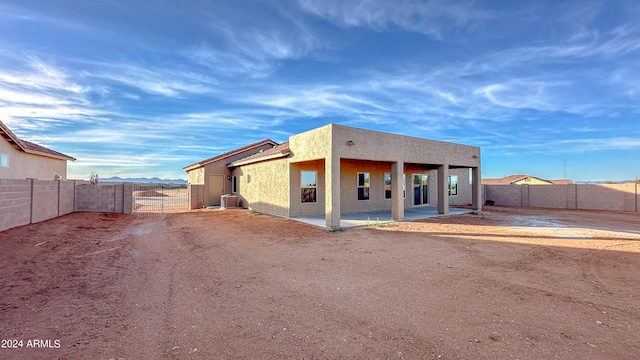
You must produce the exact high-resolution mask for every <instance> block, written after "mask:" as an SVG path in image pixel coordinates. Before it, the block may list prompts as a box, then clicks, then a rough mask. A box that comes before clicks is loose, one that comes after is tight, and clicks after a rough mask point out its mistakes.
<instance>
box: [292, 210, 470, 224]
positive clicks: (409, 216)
mask: <svg viewBox="0 0 640 360" xmlns="http://www.w3.org/2000/svg"><path fill="white" fill-rule="evenodd" d="M472 211H474V210H470V209H460V208H449V214H448V215H458V214H467V213H470V212H472ZM436 216H446V215H442V214H439V213H438V208H437V207H435V206H416V207H412V208H407V209H404V220H403V221H412V220H421V219H426V218H430V217H436ZM291 219H292V220H296V221H300V222H303V223H307V224H311V225H316V226H320V227H326V226H327V225H326V222H325V219H324V215H315V216H301V217H295V218H291ZM390 221H392V220H391V210H380V211H367V212H360V213H347V214H341V215H340V227H343V228H346V227H356V226H370V225H375V224H384V223H387V222H390Z"/></svg>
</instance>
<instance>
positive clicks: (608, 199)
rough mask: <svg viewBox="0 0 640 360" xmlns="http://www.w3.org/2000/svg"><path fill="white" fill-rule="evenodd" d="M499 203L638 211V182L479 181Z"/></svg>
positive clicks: (488, 197)
mask: <svg viewBox="0 0 640 360" xmlns="http://www.w3.org/2000/svg"><path fill="white" fill-rule="evenodd" d="M483 187H484V194H485V199H487V200H493V201H494V203H495V204H496V205H499V206H524V207H527V206H531V207H542V208H556V209H586V210H615V211H635V212H637V211H640V209H639V207H640V184H570V185H483Z"/></svg>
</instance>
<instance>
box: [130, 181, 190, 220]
mask: <svg viewBox="0 0 640 360" xmlns="http://www.w3.org/2000/svg"><path fill="white" fill-rule="evenodd" d="M187 210H189V194H188V191H187V185H186V184H157V183H144V184H138V183H136V184H133V211H134V212H153V213H169V212H181V211H187Z"/></svg>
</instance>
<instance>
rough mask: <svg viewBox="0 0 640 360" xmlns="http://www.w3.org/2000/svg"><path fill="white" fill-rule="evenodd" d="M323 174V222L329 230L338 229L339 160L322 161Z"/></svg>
mask: <svg viewBox="0 0 640 360" xmlns="http://www.w3.org/2000/svg"><path fill="white" fill-rule="evenodd" d="M324 167H325V169H324V174H325V215H324V218H325V221H326V224H327V227H328V228H329V229H337V228H339V227H340V158H339V157H332V158H327V159H325V161H324Z"/></svg>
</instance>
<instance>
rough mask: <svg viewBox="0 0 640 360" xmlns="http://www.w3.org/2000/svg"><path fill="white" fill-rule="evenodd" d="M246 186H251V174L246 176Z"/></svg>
mask: <svg viewBox="0 0 640 360" xmlns="http://www.w3.org/2000/svg"><path fill="white" fill-rule="evenodd" d="M247 184H251V174H247Z"/></svg>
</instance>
